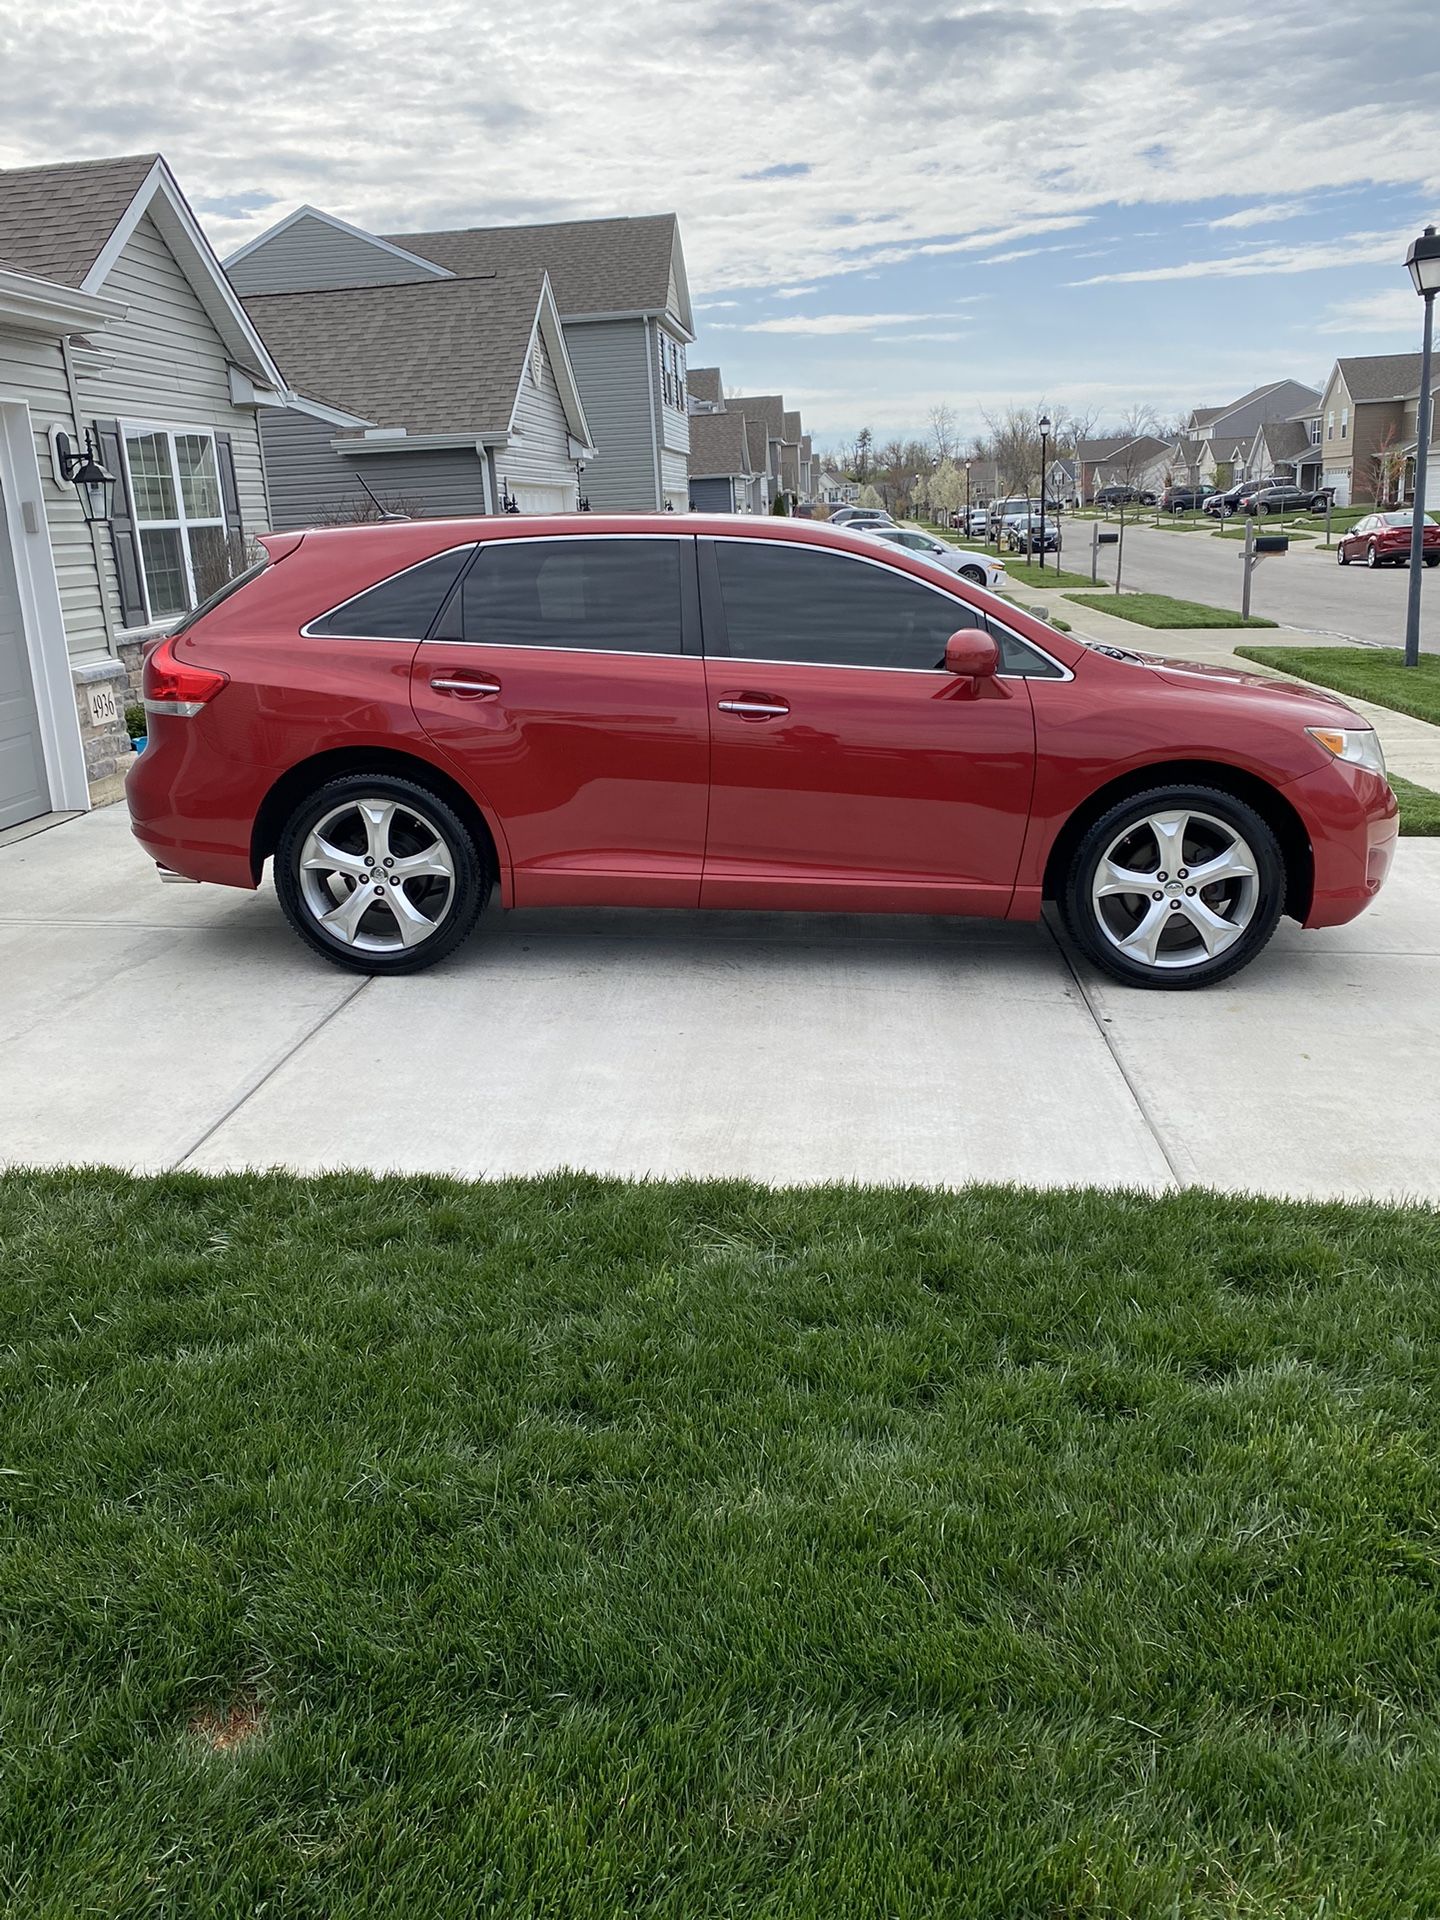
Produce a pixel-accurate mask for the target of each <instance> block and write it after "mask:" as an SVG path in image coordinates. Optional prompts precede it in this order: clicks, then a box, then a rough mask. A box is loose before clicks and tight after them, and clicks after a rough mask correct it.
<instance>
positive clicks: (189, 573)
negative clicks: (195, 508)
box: [120, 420, 228, 626]
mask: <svg viewBox="0 0 1440 1920" xmlns="http://www.w3.org/2000/svg"><path fill="white" fill-rule="evenodd" d="M152 433H153V434H159V435H160V436H161V437H162V438H163V439H164V441H165V444H166V448H167V450H168V451H169V455H170V485H171V487H172V488H173V489H174V493H175V507H176V511H177V513H178V515H179V517H178V518H177V519H173V520H142V519H141V518H140V514H139V510H138V507H137V504H136V491H135V476H134V474H133V473H132V472H131V470H130V441H131V438H132V436H133V437H134V438H136V439H141V438H143V437H144V436H145V435H146V434H152ZM191 436H193V437H195V438H197V439H202V440H208V441H209V442H210V451H211V453H212V454H213V456H214V459H215V487H216V491H217V492H218V493H219V495H220V512H219V515H218V517H216V518H213V519H212V518H209V517H206V518H204V519H191V518H189V517H188V516H187V515H186V512H185V495H184V492H183V491H182V489H181V486H180V456H179V455H178V453H177V452H176V451H175V442H176V439H177V438H189V437H191ZM120 451H121V454H122V456H123V458H124V461H125V485H126V488H127V490H128V492H129V497H130V524H131V525H132V526H133V527H134V529H135V559H136V565H137V571H138V572H139V575H140V591H141V593H142V594H143V595H144V596H145V618H146V620H147V621H148V622H149V623H150V624H151V625H152V626H153V625H154V624H155V623H156V619H157V616H156V613H155V609H154V608H153V607H152V606H151V604H150V582H149V580H148V579H147V578H146V575H145V543H144V541H143V540H142V539H141V538H140V536H141V534H142V533H146V532H150V533H169V532H175V533H178V534H179V535H180V558H181V560H182V561H183V562H184V566H185V591H186V593H187V594H188V595H189V599H190V609H193V608H195V607H198V606H199V604H200V596H199V594H198V593H197V592H196V590H195V568H194V566H193V564H192V562H191V559H190V528H191V527H218V528H219V529H220V531H221V533H222V534H224V533H227V532H228V528H227V526H226V523H225V488H224V486H223V484H222V482H221V479H220V447H219V444H218V442H217V439H216V430H215V428H214V427H203V426H172V425H171V424H170V423H169V422H168V421H164V420H122V421H121V422H120ZM190 609H186V610H185V611H189V610H190ZM185 611H182V612H180V613H174V614H172V613H165V614H161V615H159V616H158V617H159V619H160V620H162V621H164V620H183V619H184V617H185Z"/></svg>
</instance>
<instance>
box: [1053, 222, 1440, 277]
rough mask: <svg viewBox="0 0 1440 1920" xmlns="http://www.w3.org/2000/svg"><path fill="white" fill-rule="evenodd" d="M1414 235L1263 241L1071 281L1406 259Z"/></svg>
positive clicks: (1310, 269)
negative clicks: (1213, 255)
mask: <svg viewBox="0 0 1440 1920" xmlns="http://www.w3.org/2000/svg"><path fill="white" fill-rule="evenodd" d="M1409 237H1410V236H1407V235H1403V234H1394V233H1390V234H1374V233H1352V234H1348V235H1346V237H1345V238H1344V239H1343V240H1332V241H1330V242H1329V243H1328V244H1325V245H1321V246H1287V247H1260V248H1257V249H1256V250H1255V251H1253V252H1251V253H1234V254H1222V255H1221V256H1220V257H1219V258H1218V259H1214V260H1182V261H1179V262H1175V263H1173V264H1171V265H1169V266H1164V267H1135V268H1131V269H1130V270H1129V271H1127V272H1124V273H1097V274H1093V275H1092V276H1091V278H1090V279H1088V280H1072V281H1071V282H1070V285H1071V286H1072V287H1101V286H1106V285H1110V284H1120V283H1121V282H1134V281H1141V280H1215V279H1219V280H1239V279H1248V278H1250V277H1252V276H1254V275H1256V274H1263V273H1318V272H1320V271H1321V269H1322V268H1325V267H1358V266H1380V265H1384V264H1386V263H1387V262H1388V263H1396V262H1400V263H1403V261H1404V258H1405V247H1406V245H1407V241H1408V239H1409Z"/></svg>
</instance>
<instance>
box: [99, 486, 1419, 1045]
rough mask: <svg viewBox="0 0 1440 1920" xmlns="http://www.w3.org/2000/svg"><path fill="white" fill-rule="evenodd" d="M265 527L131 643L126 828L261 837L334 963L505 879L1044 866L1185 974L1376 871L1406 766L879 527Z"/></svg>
mask: <svg viewBox="0 0 1440 1920" xmlns="http://www.w3.org/2000/svg"><path fill="white" fill-rule="evenodd" d="M260 544H261V546H262V548H263V549H264V551H265V555H266V558H265V560H264V561H263V562H262V563H261V564H260V565H258V566H256V567H255V568H253V569H252V570H251V571H250V572H249V573H247V574H245V575H242V576H241V577H240V578H239V579H238V580H237V581H233V582H232V583H231V584H230V585H229V586H228V587H227V588H226V589H225V590H224V591H223V593H221V594H219V595H216V596H215V597H214V598H213V599H211V600H210V601H207V602H206V603H205V604H204V605H202V606H201V607H200V608H199V609H198V610H197V611H196V612H195V613H194V614H193V615H191V616H190V617H189V618H187V619H186V620H185V621H183V622H182V623H181V625H180V627H179V628H178V629H177V630H176V631H174V632H173V633H171V634H170V635H168V636H167V637H166V638H165V639H163V640H162V641H160V643H159V644H158V645H157V646H156V647H155V648H154V649H153V650H152V651H151V653H150V655H149V656H148V658H147V660H146V663H145V667H144V702H145V710H146V717H147V723H148V727H149V744H148V745H147V747H146V750H145V752H144V753H143V754H141V755H139V756H138V758H137V759H136V760H135V761H134V763H133V765H132V767H131V770H130V773H129V776H128V780H127V798H128V800H129V806H130V815H131V821H132V825H133V828H134V832H135V834H136V836H137V838H138V839H139V841H140V844H141V845H142V846H143V847H144V848H145V850H146V852H147V853H148V854H149V855H150V856H151V858H152V859H154V860H155V861H156V862H157V863H158V864H159V865H160V867H161V869H162V873H161V877H162V878H176V877H178V878H183V879H186V880H191V881H208V882H212V883H218V884H220V885H225V886H234V887H242V888H249V889H254V888H256V887H257V886H258V885H259V884H260V881H261V878H262V876H263V873H264V869H265V866H266V863H267V862H268V863H270V865H271V867H272V870H273V873H274V879H275V886H276V890H277V892H278V894H279V897H280V902H281V905H282V907H283V909H284V912H285V914H286V916H287V917H288V919H289V921H290V924H291V925H292V927H293V928H294V930H295V931H296V933H297V934H298V936H299V937H300V939H301V940H302V941H303V942H304V943H305V944H306V946H307V947H309V948H310V949H311V950H312V951H313V952H314V953H316V954H319V955H322V956H324V957H325V958H326V959H327V960H331V961H333V962H335V963H336V964H337V965H339V966H341V967H345V968H349V969H351V970H353V971H357V972H361V973H371V974H401V973H409V972H413V971H415V970H416V969H417V968H420V967H424V966H428V965H430V964H431V963H433V962H434V961H437V960H440V959H441V958H443V957H444V956H445V955H447V954H449V953H451V952H452V951H453V950H454V949H455V948H457V947H458V946H459V945H460V943H461V942H462V941H463V940H464V939H465V938H466V937H467V936H468V935H469V934H470V933H471V932H472V930H473V929H474V927H475V924H476V922H477V920H478V919H479V917H480V912H481V909H482V907H483V906H484V905H485V902H486V899H487V897H488V896H489V894H490V893H491V891H492V889H494V888H497V887H498V889H499V894H500V899H501V903H502V904H503V905H504V906H505V907H532V906H548V907H559V906H582V907H593V906H597V905H603V904H613V905H623V906H629V907H636V906H654V907H662V906H668V907H692V908H693V907H696V906H704V907H714V908H722V909H723V908H742V909H752V908H796V907H805V908H812V909H815V910H818V911H823V912H850V911H867V910H868V911H876V912H884V913H891V912H897V911H898V912H915V913H954V914H982V915H983V914H989V915H1001V916H1003V917H1006V918H1009V919H1014V920H1035V919H1037V918H1038V917H1039V915H1040V912H1041V908H1042V904H1043V903H1044V902H1045V901H1046V900H1047V899H1053V900H1055V901H1056V902H1057V904H1058V907H1059V910H1060V912H1061V914H1062V916H1063V918H1064V921H1065V923H1066V925H1067V926H1068V927H1069V929H1070V931H1071V935H1072V937H1073V938H1074V940H1075V941H1076V943H1077V944H1078V946H1079V947H1080V948H1081V949H1082V951H1083V952H1084V953H1085V954H1086V955H1087V956H1088V957H1089V959H1090V960H1091V961H1093V962H1094V964H1095V965H1096V966H1098V967H1100V968H1102V969H1103V970H1104V971H1106V972H1107V973H1109V974H1111V975H1113V976H1114V977H1115V978H1116V979H1118V980H1121V981H1125V982H1128V983H1129V984H1131V985H1134V986H1145V987H1195V986H1201V985H1205V984H1208V983H1209V982H1212V981H1216V980H1219V979H1222V978H1224V977H1225V976H1226V975H1228V974H1232V973H1234V972H1236V971H1237V970H1238V969H1239V968H1240V967H1243V966H1244V965H1245V964H1246V963H1247V962H1248V961H1250V960H1253V959H1254V957H1255V956H1256V954H1257V953H1259V951H1260V950H1261V948H1262V947H1263V946H1264V945H1265V943H1266V941H1267V940H1268V939H1269V938H1270V935H1271V933H1272V932H1273V931H1274V929H1275V925H1276V923H1277V921H1278V920H1279V918H1280V916H1281V914H1282V912H1284V913H1289V914H1292V915H1293V916H1294V917H1295V918H1296V919H1297V920H1299V921H1300V922H1301V923H1302V924H1303V925H1305V926H1308V927H1321V926H1333V925H1336V924H1338V923H1340V922H1342V921H1346V920H1350V919H1352V918H1353V917H1354V916H1355V915H1356V914H1358V913H1359V912H1361V910H1362V909H1363V908H1364V907H1365V906H1366V905H1367V904H1368V903H1369V901H1370V900H1371V899H1372V898H1373V897H1374V895H1375V893H1376V892H1377V891H1378V889H1379V887H1380V885H1381V883H1382V881H1383V880H1384V877H1385V873H1386V869H1387V868H1388V866H1389V864H1390V859H1391V854H1392V851H1393V848H1394V844H1395V834H1396V804H1395V797H1394V795H1393V794H1392V793H1391V791H1390V788H1389V786H1388V784H1387V783H1386V779H1385V772H1384V762H1383V759H1382V757H1381V753H1380V748H1379V744H1378V741H1377V739H1376V736H1375V733H1374V730H1373V729H1372V728H1371V727H1370V726H1369V724H1368V723H1367V722H1366V721H1364V720H1362V719H1361V718H1360V717H1359V716H1358V715H1357V714H1355V713H1354V712H1352V711H1351V709H1350V708H1348V707H1347V706H1345V704H1344V703H1343V702H1342V701H1340V700H1338V699H1336V698H1334V697H1333V696H1331V695H1328V694H1325V693H1322V692H1320V691H1319V690H1318V689H1314V688H1308V687H1303V688H1302V687H1298V686H1296V685H1294V684H1292V683H1290V682H1286V681H1279V680H1274V679H1268V678H1260V677H1252V676H1247V675H1245V674H1242V673H1237V672H1232V671H1230V670H1229V669H1227V670H1226V671H1225V672H1224V673H1223V674H1220V673H1215V672H1213V671H1207V670H1206V669H1204V668H1203V667H1202V668H1190V667H1185V666H1183V665H1179V666H1177V664H1176V663H1174V662H1173V661H1167V660H1163V659H1156V658H1153V657H1151V656H1148V655H1144V654H1140V653H1134V652H1131V651H1129V650H1128V649H1126V648H1124V647H1114V646H1104V647H1097V646H1089V645H1086V644H1084V643H1083V642H1081V641H1079V640H1076V639H1075V638H1073V636H1069V635H1066V634H1062V633H1060V632H1058V631H1057V630H1056V629H1054V628H1052V627H1050V626H1047V625H1046V624H1045V623H1044V622H1043V621H1041V620H1038V619H1035V618H1033V617H1032V616H1030V615H1028V614H1026V613H1025V612H1023V611H1022V610H1021V609H1020V608H1018V607H1015V606H1013V605H1011V604H1010V603H1009V602H1006V601H1002V600H1000V599H997V598H996V597H995V596H994V595H992V594H989V593H986V592H984V591H983V589H981V588H979V587H976V586H973V585H972V584H971V583H970V582H969V581H968V580H960V579H957V578H956V576H955V575H954V574H953V573H948V572H946V571H944V570H943V569H941V568H940V567H937V566H935V565H934V564H933V563H932V562H931V561H930V560H929V559H927V558H925V557H924V556H922V555H921V554H919V553H915V552H912V551H910V550H909V549H908V548H903V547H898V546H895V545H893V544H891V543H887V542H881V541H860V540H857V539H856V538H854V537H852V536H850V535H847V534H846V533H844V532H837V531H836V530H834V529H832V528H830V527H827V526H825V525H823V524H818V523H809V522H805V521H795V520H780V519H774V520H763V521H762V520H759V519H756V520H753V521H747V522H745V523H744V524H743V526H737V523H736V521H735V519H734V516H733V515H718V514H717V515H713V516H701V515H692V516H688V517H687V518H686V519H684V520H683V521H682V520H679V519H678V518H677V520H676V521H675V522H674V523H672V525H671V526H669V527H663V526H661V525H659V524H658V522H657V518H656V516H654V515H653V514H652V515H642V514H636V515H628V516H615V517H606V518H605V519H603V520H602V519H599V517H598V516H597V517H596V519H595V520H591V519H590V518H589V517H588V516H584V515H578V514H570V515H556V516H554V517H547V516H535V517H525V518H520V517H518V516H517V517H515V518H509V517H506V518H500V517H494V518H489V519H475V520H409V521H396V522H389V523H379V524H371V525H368V526H361V527H344V528H326V529H321V530H318V531H312V532H306V533H284V534H265V535H262V536H261V542H260ZM1177 762H1183V765H1179V766H1177V765H1176V763H1177ZM219 960H220V954H219V950H218V949H217V952H216V954H215V956H214V959H213V961H212V964H215V963H218V962H219ZM377 1044H379V1042H377Z"/></svg>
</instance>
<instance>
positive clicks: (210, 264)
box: [0, 153, 285, 390]
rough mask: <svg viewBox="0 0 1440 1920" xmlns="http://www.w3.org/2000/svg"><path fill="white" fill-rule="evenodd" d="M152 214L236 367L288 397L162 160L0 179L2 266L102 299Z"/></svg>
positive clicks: (80, 165)
mask: <svg viewBox="0 0 1440 1920" xmlns="http://www.w3.org/2000/svg"><path fill="white" fill-rule="evenodd" d="M147 214H148V215H149V216H150V217H151V219H152V220H153V221H154V223H155V225H156V227H157V228H158V229H159V231H160V235H161V238H162V239H163V240H164V242H165V244H166V246H167V247H169V249H170V251H171V253H172V254H173V255H174V257H175V260H176V262H177V264H178V265H179V267H180V270H181V272H182V273H183V274H184V275H185V277H186V278H187V280H189V282H190V284H191V286H192V287H193V288H194V289H195V294H196V297H197V298H198V299H199V301H200V303H201V305H202V306H203V307H204V308H205V311H206V313H207V314H208V315H209V317H210V320H211V322H212V324H213V325H214V327H215V331H216V332H217V333H218V334H219V335H220V338H221V340H222V341H223V342H224V345H225V349H226V351H227V353H228V354H229V355H230V357H231V358H232V360H234V361H235V362H236V364H237V365H239V366H241V367H243V368H245V369H246V370H250V369H257V370H258V374H259V377H260V379H261V380H262V381H264V382H266V383H269V384H271V385H273V386H274V387H276V388H277V389H281V390H283V388H284V384H285V383H284V380H283V378H282V376H281V373H280V370H279V368H278V367H277V366H276V365H275V363H274V361H273V360H272V359H271V358H270V356H269V354H268V353H267V352H266V350H265V345H264V342H263V341H262V340H261V339H260V336H259V335H258V334H257V333H256V331H255V329H254V327H253V326H252V325H251V322H250V320H249V318H248V317H247V315H246V312H245V309H244V308H243V307H242V306H241V304H240V300H239V297H238V296H237V294H236V293H235V290H234V288H233V287H232V286H231V285H230V282H229V281H228V280H227V279H226V278H225V272H224V269H223V268H222V267H221V265H220V262H219V260H218V259H217V258H216V255H215V250H214V248H213V247H212V246H211V245H210V242H209V241H208V240H207V239H206V237H205V234H204V232H203V230H202V228H201V226H200V223H199V221H198V220H197V219H196V218H195V215H194V214H193V213H192V212H191V210H190V204H189V202H188V201H187V200H186V198H185V196H184V194H183V193H181V191H180V188H179V186H178V185H177V184H176V180H175V176H174V174H173V173H171V171H170V169H169V167H168V166H167V165H166V163H165V160H164V159H163V157H162V156H161V155H159V154H156V153H139V154H129V155H126V156H125V157H124V158H122V159H118V160H73V161H65V162H62V163H61V164H59V165H57V166H53V167H10V168H7V169H6V170H5V171H3V172H0V258H4V259H5V260H7V261H9V262H10V264H11V265H12V266H14V267H17V268H19V269H20V270H21V271H22V272H24V273H28V274H33V275H36V276H37V277H39V278H42V279H46V280H51V281H57V282H59V283H60V284H62V285H64V286H69V287H78V288H79V289H80V291H81V292H82V293H91V294H98V293H101V292H102V291H103V289H104V285H105V282H106V280H107V279H108V277H109V275H110V273H111V270H112V269H113V267H114V265H115V263H116V261H117V260H118V259H119V258H120V255H121V254H122V253H123V252H124V250H125V248H126V246H127V245H128V244H129V242H130V238H131V235H132V234H133V233H134V231H135V229H136V227H137V226H138V225H139V224H140V222H141V220H142V219H144V218H145V216H146V215H147Z"/></svg>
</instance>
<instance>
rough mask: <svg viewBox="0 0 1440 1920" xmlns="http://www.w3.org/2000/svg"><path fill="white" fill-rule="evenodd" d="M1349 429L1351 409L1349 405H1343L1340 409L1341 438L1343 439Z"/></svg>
mask: <svg viewBox="0 0 1440 1920" xmlns="http://www.w3.org/2000/svg"><path fill="white" fill-rule="evenodd" d="M1349 431H1350V409H1349V408H1348V407H1342V408H1341V409H1340V438H1341V439H1342V440H1343V439H1344V438H1345V436H1346V434H1347V433H1349Z"/></svg>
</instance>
